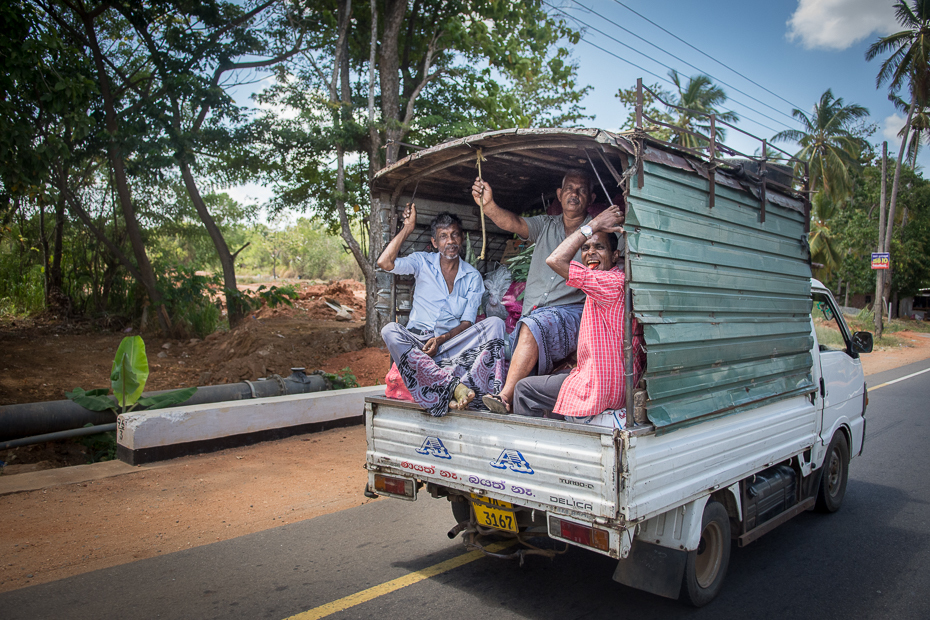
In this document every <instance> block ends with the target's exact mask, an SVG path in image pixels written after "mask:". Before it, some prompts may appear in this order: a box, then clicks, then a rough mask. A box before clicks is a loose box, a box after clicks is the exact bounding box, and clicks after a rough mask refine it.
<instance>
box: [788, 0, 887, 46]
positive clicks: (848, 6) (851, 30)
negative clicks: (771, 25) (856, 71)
mask: <svg viewBox="0 0 930 620" xmlns="http://www.w3.org/2000/svg"><path fill="white" fill-rule="evenodd" d="M894 3H895V0H798V8H797V10H795V12H794V14H793V15H792V16H791V19H789V20H788V35H787V36H788V40H789V41H797V40H800V42H801V45H803V46H804V47H805V48H807V49H814V48H821V49H831V50H844V49H846V48H848V47H849V46H850V45H853V44H854V43H858V42H859V41H862V40H863V39H865V38H867V37H869V36H870V35H871V34H872V33H875V34H878V35H886V34H891V33H892V32H897V31H898V30H900V29H901V28H900V25H899V24H898V22H897V20H896V19H895V15H894Z"/></svg>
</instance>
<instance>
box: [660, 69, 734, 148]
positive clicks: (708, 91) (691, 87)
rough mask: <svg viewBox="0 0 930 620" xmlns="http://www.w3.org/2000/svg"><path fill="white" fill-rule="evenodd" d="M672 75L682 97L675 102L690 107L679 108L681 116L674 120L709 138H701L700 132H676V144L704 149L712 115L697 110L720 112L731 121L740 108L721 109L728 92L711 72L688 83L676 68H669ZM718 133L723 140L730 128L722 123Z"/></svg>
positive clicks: (679, 124) (725, 118)
mask: <svg viewBox="0 0 930 620" xmlns="http://www.w3.org/2000/svg"><path fill="white" fill-rule="evenodd" d="M668 75H669V77H670V78H672V83H673V84H675V87H676V88H677V89H678V100H677V101H675V102H674V103H675V105H677V106H679V107H682V108H686V110H678V119H677V120H676V121H675V122H674V123H672V124H673V125H675V126H676V127H681V128H682V129H687V130H688V131H692V132H695V133H698V134H700V135H702V136H705V139H701V138H699V137H698V136H693V135H691V134H688V133H684V132H682V133H676V134H675V135H674V136H672V143H673V144H680V145H682V146H686V147H688V148H692V149H700V148H704V147H706V146H707V144H708V143H709V141H710V119H708V118H705V117H704V116H702V115H700V114H694V112H701V113H703V114H716V115H717V118H718V119H720V120H724V121H727V122H728V123H735V122H736V121H738V120H739V116H738V115H737V114H736V112H731V111H721V109H720V106H722V105H723V104H724V102H726V100H727V94H726V93H725V92H724V90H723V89H722V88H720V87H719V86H715V85H714V83H713V81H712V80H711V78H710V77H709V76H707V75H696V76H694V77H691V78H687V80H688V83H687V84H683V83H682V79H681V76H680V75H679V74H678V72H677V71H675V70H674V69H672V70H671V71H669V72H668ZM716 133H717V140H718V141H720V142H722V141H723V139H724V137H725V136H726V131H725V130H724V128H723V127H718V128H717V129H716Z"/></svg>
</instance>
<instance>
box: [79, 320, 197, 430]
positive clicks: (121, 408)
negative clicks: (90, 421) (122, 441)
mask: <svg viewBox="0 0 930 620" xmlns="http://www.w3.org/2000/svg"><path fill="white" fill-rule="evenodd" d="M148 377H149V360H148V358H147V357H146V355H145V342H144V341H143V340H142V337H141V336H127V337H126V338H123V341H122V342H120V343H119V348H118V349H116V357H115V358H114V359H113V368H112V370H111V371H110V387H109V388H100V389H97V390H86V391H85V390H84V389H82V388H74V390H73V391H71V392H65V396H67V397H68V398H69V399H71V400H72V401H74V402H76V403H77V404H79V405H80V406H82V407H84V408H85V409H90V410H91V411H107V410H112V411H113V412H114V413H116V415H120V414H121V413H128V412H130V411H132V410H133V409H135V408H136V407H144V408H145V409H162V408H164V407H171V406H174V405H179V404H181V403H183V402H184V401H186V400H188V399H189V398H190V397H191V396H193V395H194V393H195V392H196V391H197V388H195V387H189V388H184V389H181V390H174V391H172V392H166V393H164V394H157V395H155V396H145V397H143V396H142V390H143V389H145V382H146V380H148ZM111 389H112V390H113V396H110V395H109V394H110V390H111ZM114 399H115V400H114Z"/></svg>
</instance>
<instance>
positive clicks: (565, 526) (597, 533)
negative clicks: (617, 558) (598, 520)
mask: <svg viewBox="0 0 930 620" xmlns="http://www.w3.org/2000/svg"><path fill="white" fill-rule="evenodd" d="M553 520H554V521H555V522H556V523H557V524H558V535H559V536H560V537H562V538H565V539H566V540H570V541H572V542H576V543H578V544H579V545H585V546H586V547H594V548H595V549H600V550H602V551H607V550H608V548H609V547H610V535H609V534H608V533H607V532H606V531H605V530H599V529H597V528H593V527H588V526H587V525H581V524H579V523H572V522H571V521H563V520H562V519H553Z"/></svg>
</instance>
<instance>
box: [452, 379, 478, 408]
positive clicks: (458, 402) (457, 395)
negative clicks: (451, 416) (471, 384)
mask: <svg viewBox="0 0 930 620" xmlns="http://www.w3.org/2000/svg"><path fill="white" fill-rule="evenodd" d="M452 398H453V400H450V401H449V409H455V410H456V411H462V410H464V409H465V408H466V407H468V403H470V402H471V401H473V400H475V391H474V390H471V389H469V388H468V386H467V385H465V384H464V383H459V384H458V385H457V386H456V387H455V392H453V393H452Z"/></svg>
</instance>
